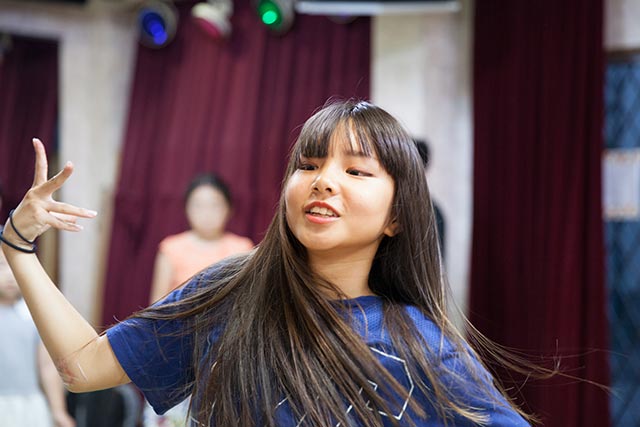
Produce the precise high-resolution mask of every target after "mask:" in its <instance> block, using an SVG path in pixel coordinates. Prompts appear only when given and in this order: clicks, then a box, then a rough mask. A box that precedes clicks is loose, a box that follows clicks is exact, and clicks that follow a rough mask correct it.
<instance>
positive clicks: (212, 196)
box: [186, 185, 231, 238]
mask: <svg viewBox="0 0 640 427" xmlns="http://www.w3.org/2000/svg"><path fill="white" fill-rule="evenodd" d="M230 211H231V209H230V207H229V204H228V203H227V200H226V199H225V197H224V195H223V194H222V193H221V192H220V191H219V190H218V189H216V188H215V187H213V186H211V185H201V186H199V187H197V188H195V189H194V190H193V191H192V192H191V194H190V195H189V198H188V199H187V204H186V214H187V220H188V221H189V225H190V226H191V229H192V230H193V231H194V232H195V233H196V234H198V235H199V236H201V237H203V238H214V237H217V236H218V235H220V234H221V233H223V232H224V229H225V227H226V225H227V221H228V220H229V215H230V213H231V212H230Z"/></svg>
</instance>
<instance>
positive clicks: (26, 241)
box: [9, 209, 36, 245]
mask: <svg viewBox="0 0 640 427" xmlns="http://www.w3.org/2000/svg"><path fill="white" fill-rule="evenodd" d="M14 210H15V209H11V211H10V212H9V224H11V228H13V231H15V232H16V234H17V235H18V237H19V238H21V239H22V241H23V242H25V243H28V244H30V245H33V244H35V243H36V239H33V240H28V239H27V238H26V237H24V236H23V235H22V233H21V232H19V231H18V229H17V228H16V226H15V224H14V223H13V211H14Z"/></svg>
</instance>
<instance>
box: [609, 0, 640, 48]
mask: <svg viewBox="0 0 640 427" xmlns="http://www.w3.org/2000/svg"><path fill="white" fill-rule="evenodd" d="M605 13H606V16H605V27H604V34H605V47H606V48H607V50H610V51H611V50H633V49H638V48H640V0H606V8H605Z"/></svg>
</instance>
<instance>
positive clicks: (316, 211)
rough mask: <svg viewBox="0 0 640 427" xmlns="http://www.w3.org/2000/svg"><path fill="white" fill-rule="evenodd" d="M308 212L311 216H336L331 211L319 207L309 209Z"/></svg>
mask: <svg viewBox="0 0 640 427" xmlns="http://www.w3.org/2000/svg"><path fill="white" fill-rule="evenodd" d="M309 212H311V213H312V214H318V215H323V216H336V214H335V212H333V211H332V210H331V209H327V208H323V207H320V206H314V207H312V208H311V209H309Z"/></svg>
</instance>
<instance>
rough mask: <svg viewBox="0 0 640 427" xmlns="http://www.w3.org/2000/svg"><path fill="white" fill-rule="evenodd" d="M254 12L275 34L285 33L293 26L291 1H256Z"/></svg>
mask: <svg viewBox="0 0 640 427" xmlns="http://www.w3.org/2000/svg"><path fill="white" fill-rule="evenodd" d="M256 11H257V13H258V16H259V17H260V20H261V21H262V23H263V24H265V25H266V26H267V27H268V28H269V29H270V30H272V31H274V32H276V33H280V34H282V33H284V32H286V31H287V30H288V29H289V28H290V27H291V25H292V24H293V17H294V11H293V1H292V0H257V2H256Z"/></svg>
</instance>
